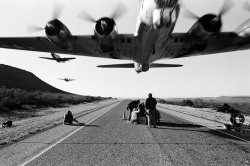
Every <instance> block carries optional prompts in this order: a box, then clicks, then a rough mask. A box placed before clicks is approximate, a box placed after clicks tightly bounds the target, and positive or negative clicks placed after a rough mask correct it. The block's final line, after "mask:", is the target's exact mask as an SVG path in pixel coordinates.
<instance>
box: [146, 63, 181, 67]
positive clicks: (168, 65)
mask: <svg viewBox="0 0 250 166" xmlns="http://www.w3.org/2000/svg"><path fill="white" fill-rule="evenodd" d="M182 66H183V65H179V64H162V63H152V64H151V65H150V68H160V67H182Z"/></svg>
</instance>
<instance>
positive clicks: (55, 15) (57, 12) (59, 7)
mask: <svg viewBox="0 0 250 166" xmlns="http://www.w3.org/2000/svg"><path fill="white" fill-rule="evenodd" d="M63 8H64V5H63V4H62V3H59V2H56V3H55V5H54V10H53V15H52V17H53V19H57V18H59V17H60V15H61V13H62V11H63Z"/></svg>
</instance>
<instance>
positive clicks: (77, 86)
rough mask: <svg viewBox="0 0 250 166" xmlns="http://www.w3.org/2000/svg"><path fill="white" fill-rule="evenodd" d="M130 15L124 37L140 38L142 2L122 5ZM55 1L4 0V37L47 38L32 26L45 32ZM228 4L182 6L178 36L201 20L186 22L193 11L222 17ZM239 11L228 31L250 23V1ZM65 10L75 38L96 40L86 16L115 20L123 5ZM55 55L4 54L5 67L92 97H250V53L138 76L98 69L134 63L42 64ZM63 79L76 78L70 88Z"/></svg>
mask: <svg viewBox="0 0 250 166" xmlns="http://www.w3.org/2000/svg"><path fill="white" fill-rule="evenodd" d="M121 1H122V2H123V3H124V4H125V5H126V7H127V9H128V12H127V13H125V14H124V15H123V16H122V17H121V18H120V19H119V20H116V24H117V26H118V32H119V33H127V34H134V32H135V26H136V18H137V15H138V12H139V0H121ZM55 2H56V1H54V0H22V1H20V0H1V1H0V37H17V36H18V37H22V36H45V32H44V31H41V32H35V33H27V32H26V29H27V27H28V25H37V26H41V27H44V26H45V24H46V23H47V22H48V21H49V20H51V19H52V15H53V10H54V6H55ZM223 2H224V1H223V0H202V1H201V0H182V4H183V5H182V6H183V7H182V8H181V12H180V15H179V18H178V21H177V24H176V27H175V29H174V32H187V31H188V30H189V28H191V26H192V25H193V24H194V23H195V21H196V20H192V19H188V18H185V17H184V16H183V9H184V8H188V9H189V10H191V11H193V12H194V13H195V14H197V15H198V16H202V15H204V14H207V13H215V14H216V13H218V12H219V10H220V7H221V6H222V4H223ZM233 2H234V7H233V8H232V10H230V11H229V12H228V13H227V14H226V15H225V16H224V17H223V28H222V31H234V30H235V29H236V28H237V27H238V26H239V25H240V24H241V23H242V22H244V21H245V20H246V19H248V18H249V17H250V12H247V11H245V10H243V9H242V5H243V3H244V2H245V1H243V0H234V1H233ZM60 3H62V4H63V5H64V10H63V12H62V14H61V16H60V17H59V20H61V21H62V22H63V23H64V24H65V25H66V26H67V27H68V28H69V30H70V31H71V33H72V34H73V35H89V34H90V35H92V34H93V24H92V23H89V22H87V21H84V20H81V19H79V17H78V15H79V13H80V12H81V11H82V10H85V11H87V12H88V13H89V14H90V15H92V16H93V17H94V18H96V19H98V18H101V17H103V16H110V15H111V13H112V12H113V11H114V9H115V8H116V5H117V4H118V3H119V0H105V1H103V0H74V1H72V0H60ZM39 56H44V57H50V53H41V52H31V51H21V50H10V49H1V48H0V64H5V65H9V66H13V67H17V68H21V69H23V70H26V71H29V72H32V73H33V74H35V75H36V76H37V77H39V78H40V79H41V80H43V81H45V82H47V83H48V84H50V85H52V86H54V87H56V88H59V89H61V90H64V91H67V92H70V93H75V94H80V95H91V96H103V97H123V98H146V97H147V95H148V93H152V94H153V96H154V97H159V98H173V97H180V98H188V97H218V96H250V74H249V73H250V50H249V51H237V52H231V53H220V54H213V55H205V56H198V57H189V58H180V59H171V60H170V59H166V60H161V61H159V62H160V63H169V64H171V63H172V64H182V65H183V67H180V68H157V69H150V70H149V71H148V72H143V73H140V74H137V73H136V72H135V70H134V69H103V68H97V67H96V66H97V65H105V64H116V63H129V62H130V61H127V60H114V59H105V58H92V57H84V56H74V55H63V54H60V56H61V57H76V59H75V60H72V61H70V62H66V63H57V62H54V61H50V60H45V59H40V58H38V57H39ZM58 78H72V79H76V80H75V81H71V82H65V81H62V80H59V79H58Z"/></svg>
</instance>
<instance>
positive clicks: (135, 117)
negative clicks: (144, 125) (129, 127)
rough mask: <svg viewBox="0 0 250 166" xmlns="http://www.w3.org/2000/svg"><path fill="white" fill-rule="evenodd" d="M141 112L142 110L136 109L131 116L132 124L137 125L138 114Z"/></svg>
mask: <svg viewBox="0 0 250 166" xmlns="http://www.w3.org/2000/svg"><path fill="white" fill-rule="evenodd" d="M139 112H140V109H138V108H134V109H133V112H132V114H131V123H135V124H137V114H138V113H139Z"/></svg>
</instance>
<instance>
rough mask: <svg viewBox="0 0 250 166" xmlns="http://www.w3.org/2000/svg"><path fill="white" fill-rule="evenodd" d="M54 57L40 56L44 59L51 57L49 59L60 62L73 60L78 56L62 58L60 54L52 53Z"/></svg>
mask: <svg viewBox="0 0 250 166" xmlns="http://www.w3.org/2000/svg"><path fill="white" fill-rule="evenodd" d="M51 56H52V58H48V57H39V58H43V59H49V60H55V61H57V62H59V63H64V62H66V61H69V60H72V59H76V58H61V57H60V56H59V55H57V54H55V53H51Z"/></svg>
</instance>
